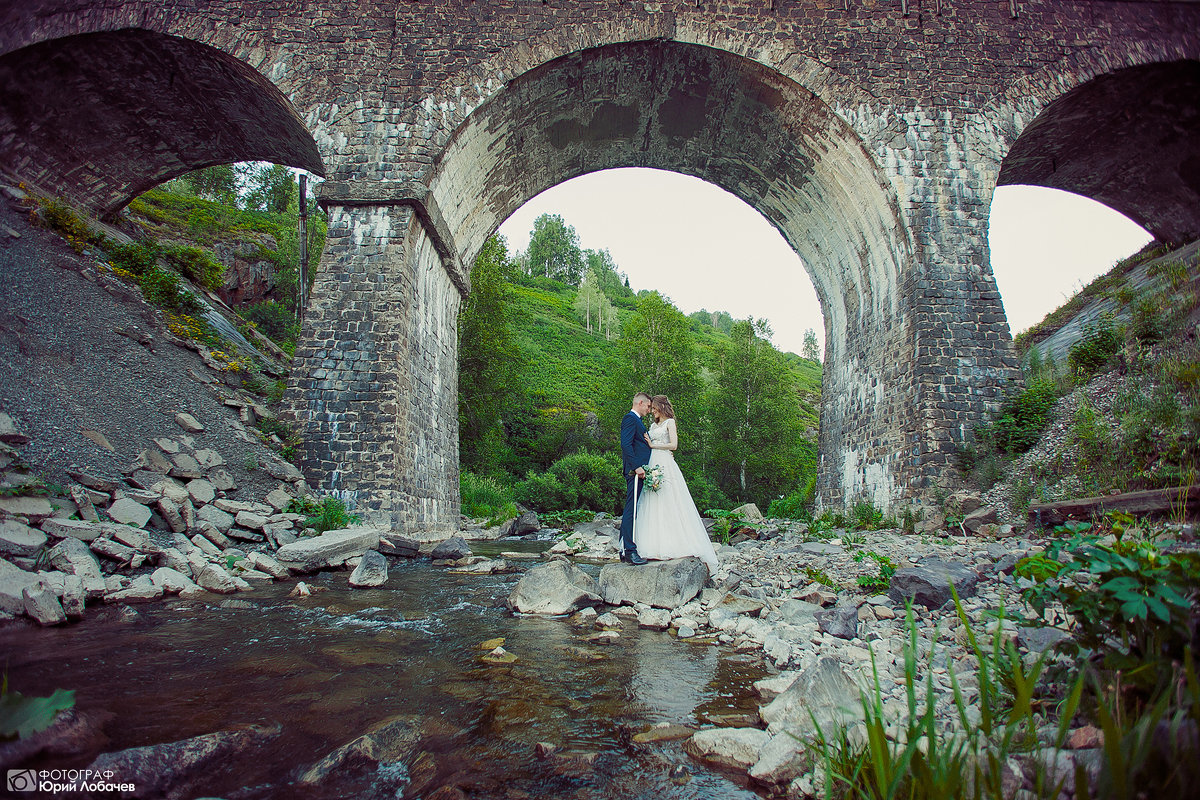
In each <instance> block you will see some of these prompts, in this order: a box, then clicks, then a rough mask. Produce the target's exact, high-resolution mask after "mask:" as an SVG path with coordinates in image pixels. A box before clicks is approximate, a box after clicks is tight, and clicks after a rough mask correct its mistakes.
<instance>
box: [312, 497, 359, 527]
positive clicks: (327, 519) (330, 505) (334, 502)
mask: <svg viewBox="0 0 1200 800" xmlns="http://www.w3.org/2000/svg"><path fill="white" fill-rule="evenodd" d="M360 522H362V517H360V516H359V515H358V514H351V513H350V512H349V511H347V510H346V503H345V501H344V500H341V499H340V498H337V497H334V496H333V495H328V496H326V497H324V498H322V499H321V501H320V502H319V503H318V504H317V507H316V511H315V512H313V513H312V514H311V516H309V517H308V519H306V520H304V525H305V527H307V528H315V529H316V531H317V533H318V534H322V533H325V531H336V530H340V529H342V528H348V527H350V526H351V525H357V524H358V523H360Z"/></svg>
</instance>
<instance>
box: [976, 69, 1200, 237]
mask: <svg viewBox="0 0 1200 800" xmlns="http://www.w3.org/2000/svg"><path fill="white" fill-rule="evenodd" d="M1198 142H1200V61H1196V60H1190V59H1184V60H1179V61H1172V62H1166V63H1156V64H1147V65H1143V66H1136V67H1129V68H1126V69H1121V70H1117V71H1115V72H1111V73H1108V74H1104V75H1100V76H1099V77H1096V78H1094V79H1092V80H1090V81H1088V82H1086V83H1084V84H1082V85H1080V86H1077V87H1076V88H1074V89H1072V90H1071V91H1069V92H1067V93H1066V94H1064V95H1062V96H1061V97H1059V98H1057V99H1055V100H1054V101H1053V102H1051V103H1050V104H1049V105H1048V106H1046V108H1045V109H1044V110H1043V111H1042V112H1041V113H1040V114H1039V115H1038V117H1037V119H1035V120H1034V121H1033V122H1032V123H1030V124H1029V125H1028V126H1027V127H1026V128H1025V130H1024V131H1023V132H1022V133H1021V135H1020V136H1019V137H1018V138H1017V140H1016V141H1015V142H1014V143H1013V146H1012V148H1011V149H1010V150H1009V152H1008V154H1007V155H1006V156H1005V158H1004V161H1003V163H1002V165H1001V168H1000V176H999V179H998V184H999V185H1002V186H1004V185H1016V184H1029V185H1033V186H1046V187H1050V188H1054V189H1062V190H1065V191H1068V192H1072V193H1074V194H1080V195H1083V196H1085V197H1090V198H1092V199H1094V200H1097V201H1099V202H1101V203H1103V204H1104V205H1106V206H1109V207H1111V208H1113V209H1116V210H1117V211H1119V212H1121V213H1122V214H1124V215H1125V216H1127V217H1129V218H1130V219H1132V220H1133V221H1134V222H1136V223H1137V224H1139V225H1141V226H1142V227H1144V228H1145V229H1146V230H1148V231H1150V233H1151V234H1153V235H1154V236H1155V238H1157V239H1160V240H1162V241H1164V242H1171V243H1182V242H1187V241H1191V240H1193V239H1195V238H1197V237H1200V145H1198V144H1197V143H1198Z"/></svg>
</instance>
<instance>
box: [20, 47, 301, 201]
mask: <svg viewBox="0 0 1200 800" xmlns="http://www.w3.org/2000/svg"><path fill="white" fill-rule="evenodd" d="M0 85H4V86H5V87H7V88H6V91H5V93H4V96H3V99H2V100H0V164H2V165H4V167H5V169H7V170H9V171H11V172H13V173H15V174H16V175H17V176H18V177H19V178H21V179H22V180H25V181H28V182H29V183H31V184H33V185H35V186H36V187H38V188H39V189H41V190H42V191H45V192H48V193H50V194H54V195H58V196H62V197H64V198H67V199H69V200H72V201H74V202H76V203H78V204H80V205H83V206H85V207H88V208H90V209H92V210H93V211H96V212H98V213H100V214H109V213H112V212H113V211H116V210H118V209H120V208H122V207H123V206H124V205H125V204H126V203H128V202H129V201H130V200H131V199H132V198H134V197H136V196H137V195H138V194H140V193H141V192H143V191H145V190H146V189H149V188H151V187H153V186H155V185H157V184H159V183H162V182H163V181H165V180H169V179H171V178H174V177H176V176H178V175H181V174H183V173H185V172H188V171H190V170H193V169H199V168H202V167H206V166H211V165H213V164H221V163H229V162H232V161H273V162H275V163H279V164H286V165H288V166H292V167H298V168H302V169H307V170H309V171H311V172H314V173H316V174H318V175H324V173H325V166H324V163H323V161H322V159H321V154H320V152H319V151H318V149H317V145H316V143H315V142H314V140H313V137H312V135H311V134H310V133H309V130H308V128H307V126H306V125H305V124H304V122H303V121H302V120H301V119H300V117H299V116H298V115H297V113H296V111H295V109H294V108H293V107H292V105H291V103H290V102H289V101H288V99H287V97H285V96H284V95H283V93H282V92H281V91H280V90H279V89H278V88H277V87H276V86H275V85H274V84H273V83H271V81H269V80H268V79H267V78H265V77H264V76H263V75H262V74H260V73H259V72H257V71H256V70H254V69H253V68H252V67H250V66H248V65H247V64H245V63H244V62H242V61H240V60H238V59H237V58H235V57H234V56H231V55H229V54H228V53H225V52H223V51H221V50H218V49H216V48H214V47H210V46H208V45H205V44H201V43H199V42H196V41H192V40H190V39H184V38H180V37H177V36H170V35H167V34H163V33H158V32H155V31H150V30H145V29H141V28H127V29H123V30H117V31H104V32H98V33H85V34H78V35H74V36H66V37H62V38H58V39H51V40H47V41H43V42H39V43H37V44H32V45H29V46H27V47H23V48H20V49H18V50H14V51H12V52H9V53H5V54H4V55H2V56H0Z"/></svg>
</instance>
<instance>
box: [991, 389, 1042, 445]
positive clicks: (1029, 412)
mask: <svg viewBox="0 0 1200 800" xmlns="http://www.w3.org/2000/svg"><path fill="white" fill-rule="evenodd" d="M1057 400H1058V387H1057V385H1056V384H1055V383H1054V381H1052V380H1050V379H1048V378H1035V379H1034V380H1032V381H1030V382H1029V385H1028V386H1027V387H1025V389H1024V390H1023V391H1022V392H1021V393H1020V394H1018V395H1017V396H1016V397H1014V398H1012V399H1011V400H1009V401H1008V402H1007V403H1005V404H1004V406H1003V407H1002V408H1001V411H1000V416H999V418H998V419H997V420H996V421H995V422H994V423H993V424H992V426H991V429H990V439H991V441H992V442H993V443H994V444H995V447H996V449H997V450H999V451H1001V452H1004V453H1011V454H1014V455H1015V454H1019V453H1024V452H1025V451H1026V450H1028V449H1029V448H1031V447H1033V446H1034V445H1035V444H1036V443H1037V440H1038V439H1040V438H1041V436H1042V431H1044V430H1045V429H1046V426H1047V425H1049V424H1050V417H1051V414H1050V412H1051V409H1052V408H1053V407H1054V403H1055V402H1056V401H1057Z"/></svg>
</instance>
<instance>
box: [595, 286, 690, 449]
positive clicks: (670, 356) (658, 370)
mask: <svg viewBox="0 0 1200 800" xmlns="http://www.w3.org/2000/svg"><path fill="white" fill-rule="evenodd" d="M701 390H702V384H701V380H700V366H699V363H698V360H697V357H696V348H695V344H694V342H693V341H692V332H691V330H690V327H689V325H688V319H687V317H685V316H684V315H683V312H681V311H680V310H679V309H677V308H676V307H675V306H674V305H672V304H671V302H670V301H669V300H668V299H666V298H665V297H663V296H662V295H660V294H659V293H658V292H643V293H642V294H641V295H640V296H639V297H638V301H637V313H635V314H634V315H633V317H632V318H631V319H629V320H627V321H626V322H625V323H624V325H623V326H622V328H621V334H620V337H619V338H618V339H617V354H616V356H615V357H614V359H613V361H612V363H611V365H610V367H609V382H608V387H607V391H606V392H605V402H604V403H603V405H602V422H603V425H604V428H605V430H606V431H608V432H609V433H611V434H612V435H613V436H615V435H616V432H617V430H618V426H619V425H620V423H621V417H622V416H624V414H625V412H626V411H627V410H628V409H629V401H630V399H631V398H632V397H633V395H634V394H635V393H636V392H639V391H642V392H649V393H650V394H665V395H667V396H668V397H670V398H671V404H672V405H673V406H674V407H675V413H676V415H677V416H678V417H680V419H681V426H682V427H681V435H682V436H684V437H685V438H686V439H687V440H688V443H687V444H686V445H685V444H681V447H680V452H679V453H678V455H679V456H680V457H682V458H684V460H685V461H686V460H689V459H695V457H696V456H697V455H698V454H699V452H700V451H701V447H699V446H698V442H699V440H700V437H701V435H702V433H703V428H704V426H703V424H702V422H701V412H702V397H701V395H702V391H701Z"/></svg>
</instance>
